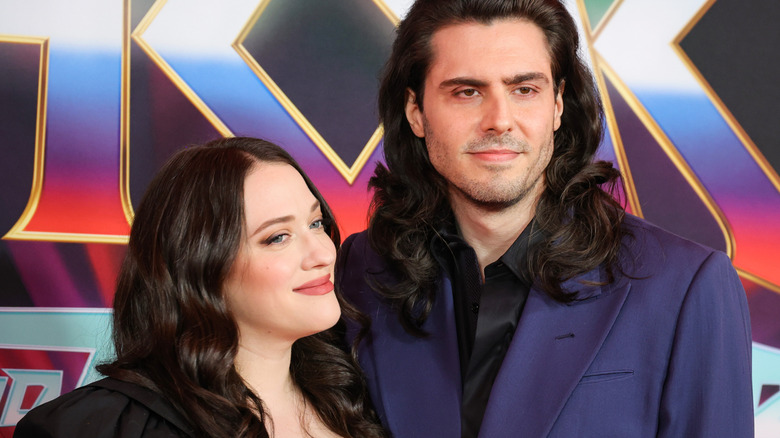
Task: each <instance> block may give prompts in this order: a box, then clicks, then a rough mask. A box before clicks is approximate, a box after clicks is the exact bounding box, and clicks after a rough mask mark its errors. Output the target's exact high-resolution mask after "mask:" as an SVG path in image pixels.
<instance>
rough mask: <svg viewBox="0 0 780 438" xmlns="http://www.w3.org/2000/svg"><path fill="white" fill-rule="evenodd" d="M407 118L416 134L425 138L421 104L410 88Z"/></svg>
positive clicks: (407, 90) (407, 97) (407, 96)
mask: <svg viewBox="0 0 780 438" xmlns="http://www.w3.org/2000/svg"><path fill="white" fill-rule="evenodd" d="M405 109H406V120H407V121H408V122H409V126H410V127H411V128H412V132H414V135H416V136H418V137H420V138H423V137H425V130H424V129H423V114H422V110H420V105H419V104H418V103H417V96H416V95H415V94H414V91H412V90H411V89H410V88H407V89H406V108H405Z"/></svg>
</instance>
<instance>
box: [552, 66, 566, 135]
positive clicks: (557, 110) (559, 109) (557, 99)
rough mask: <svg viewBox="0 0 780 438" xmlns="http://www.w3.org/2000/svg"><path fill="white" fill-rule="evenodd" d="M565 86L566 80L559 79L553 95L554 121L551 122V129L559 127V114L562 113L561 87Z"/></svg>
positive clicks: (555, 129) (554, 129)
mask: <svg viewBox="0 0 780 438" xmlns="http://www.w3.org/2000/svg"><path fill="white" fill-rule="evenodd" d="M565 87H566V81H564V80H563V79H561V84H560V85H559V86H558V93H557V94H556V96H555V121H554V122H553V131H557V130H558V128H560V127H561V116H562V115H563V89H564V88H565Z"/></svg>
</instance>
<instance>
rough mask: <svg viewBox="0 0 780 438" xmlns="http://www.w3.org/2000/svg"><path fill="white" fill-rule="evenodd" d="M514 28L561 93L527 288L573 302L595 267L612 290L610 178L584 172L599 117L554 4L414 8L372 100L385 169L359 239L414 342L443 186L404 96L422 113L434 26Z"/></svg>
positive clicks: (440, 3)
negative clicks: (538, 54) (543, 52)
mask: <svg viewBox="0 0 780 438" xmlns="http://www.w3.org/2000/svg"><path fill="white" fill-rule="evenodd" d="M501 19H522V20H528V21H530V22H532V23H534V24H536V25H537V26H538V27H539V28H540V29H541V30H542V31H543V32H544V34H545V36H546V40H547V46H548V49H549V52H550V58H551V60H552V65H551V69H552V75H553V80H554V83H555V85H556V88H555V91H556V93H557V92H558V90H559V87H560V86H561V85H563V90H564V91H563V102H564V111H563V115H562V118H561V126H560V128H559V129H558V130H557V131H556V132H555V140H554V151H553V156H552V159H551V161H550V163H549V165H548V166H547V168H546V170H545V177H546V188H545V190H544V193H543V194H542V196H541V199H540V201H539V204H538V206H537V209H536V217H535V224H536V225H535V226H536V227H538V228H539V229H540V230H541V231H542V232H543V233H544V235H545V239H544V242H543V243H542V244H540V245H538V246H536V247H534V248H533V249H532V250H531V254H530V256H529V266H528V267H527V269H528V270H529V272H531V273H532V274H531V275H532V276H533V277H534V278H532V280H533V281H534V283H535V286H536V287H538V288H540V289H541V290H543V291H545V292H546V293H547V294H549V295H550V296H551V297H553V298H554V299H556V300H559V301H564V302H565V301H571V300H573V299H575V298H576V292H575V291H567V290H564V289H563V288H562V287H561V284H562V282H563V281H565V280H568V279H570V278H572V277H574V276H576V275H577V274H580V273H583V272H587V271H589V270H591V269H593V268H595V267H596V266H599V265H601V264H604V265H605V266H606V268H607V274H608V281H609V282H611V281H612V280H613V277H614V276H613V270H614V269H613V268H614V266H613V265H614V264H615V263H616V259H617V254H618V250H619V248H620V242H621V239H622V237H623V235H624V234H625V233H626V231H625V230H623V227H621V223H622V221H623V217H624V215H625V213H624V210H623V208H622V207H621V206H620V204H619V203H617V202H616V201H615V200H614V199H613V197H612V196H611V195H610V194H609V193H607V192H606V191H604V190H603V189H602V186H603V185H607V186H608V187H609V189H610V190H611V187H612V186H613V185H614V184H615V182H616V180H617V178H618V177H619V176H620V173H619V171H618V170H617V169H615V168H613V167H612V164H611V163H608V162H604V161H598V162H594V161H593V157H594V154H595V152H596V149H597V148H598V146H599V143H600V142H601V138H602V133H603V126H602V117H603V110H602V106H601V101H600V99H599V95H598V92H597V89H596V87H595V84H594V80H593V77H592V75H591V73H590V71H589V70H588V68H587V67H586V66H585V64H584V63H583V61H582V60H581V59H580V57H579V55H578V53H577V51H578V49H579V41H578V40H579V37H578V33H577V27H576V25H575V23H574V21H573V19H572V17H571V16H570V15H569V13H568V12H567V11H566V8H565V7H564V5H562V4H561V3H560V2H559V1H557V0H418V1H416V2H415V3H414V5H413V6H412V7H411V9H410V10H409V12H408V14H407V16H406V18H405V19H404V20H403V21H402V22H401V24H400V25H399V27H398V33H397V37H396V40H395V43H394V44H393V51H392V54H391V56H390V59H389V60H388V62H387V65H386V66H385V70H384V73H383V77H382V82H381V88H380V91H379V114H380V118H381V122H382V123H383V125H384V130H385V139H384V152H385V162H386V163H387V167H385V166H384V165H382V164H381V163H380V164H379V165H377V167H376V170H375V173H374V176H373V177H372V178H371V180H370V182H369V186H370V187H372V188H373V189H374V197H373V201H372V206H371V208H372V212H371V218H370V222H369V229H368V238H369V241H370V243H371V245H372V247H373V249H374V250H376V251H378V252H379V254H381V255H382V256H383V258H384V259H385V260H386V261H387V262H388V263H389V265H390V267H391V269H392V270H394V271H395V272H396V273H397V274H398V278H399V279H400V281H399V282H398V283H397V284H392V285H388V284H374V285H373V286H374V288H375V289H376V290H377V292H379V293H380V294H382V295H384V296H385V297H386V298H387V299H389V300H390V301H391V302H392V303H393V304H394V305H396V306H397V308H398V309H399V313H400V318H401V322H402V324H403V326H404V328H405V329H406V330H407V331H408V332H409V333H412V334H415V335H419V336H422V335H424V332H423V331H422V330H421V329H420V326H421V324H422V323H423V322H424V321H425V319H426V318H427V316H428V314H429V312H430V309H431V306H432V303H433V300H434V298H435V291H436V287H435V286H436V281H437V279H438V277H439V273H440V269H439V267H438V265H437V263H436V261H435V260H434V258H433V256H432V255H431V252H430V249H429V245H430V242H431V238H432V235H433V233H434V232H435V231H436V229H437V227H439V226H440V224H441V223H442V221H445V220H452V212H451V209H450V206H449V201H448V189H447V182H446V181H445V180H444V178H443V177H442V176H441V175H439V174H438V173H437V172H436V170H435V169H434V168H433V166H432V165H431V162H430V160H429V158H428V152H427V149H426V146H425V140H424V139H421V138H418V137H417V136H415V135H414V133H413V132H412V129H411V127H410V126H409V122H408V121H407V119H406V115H405V111H404V108H405V104H406V96H407V89H409V90H411V91H412V92H414V94H415V96H416V99H417V101H416V103H417V105H419V107H420V109H421V110H423V111H424V108H423V97H422V96H423V94H424V92H425V90H424V83H425V77H426V74H427V72H428V69H429V68H430V63H431V59H432V48H431V39H432V37H433V35H434V33H435V32H436V31H437V30H439V29H441V28H442V27H443V26H447V25H454V24H461V23H474V22H476V23H482V24H489V23H491V22H492V21H494V20H501Z"/></svg>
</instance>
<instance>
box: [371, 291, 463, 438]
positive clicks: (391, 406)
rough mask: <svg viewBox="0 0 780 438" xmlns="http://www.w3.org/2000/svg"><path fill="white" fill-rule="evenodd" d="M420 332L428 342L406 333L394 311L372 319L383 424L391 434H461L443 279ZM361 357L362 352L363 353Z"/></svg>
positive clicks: (449, 305)
mask: <svg viewBox="0 0 780 438" xmlns="http://www.w3.org/2000/svg"><path fill="white" fill-rule="evenodd" d="M442 286H443V287H442V288H441V290H440V293H439V294H438V295H437V297H436V300H435V302H434V307H433V309H432V311H431V314H430V316H429V318H428V320H427V321H426V322H425V324H424V325H423V328H424V329H425V330H426V331H427V332H428V333H429V334H430V335H429V336H428V337H427V338H422V339H419V338H415V337H412V336H410V335H408V334H407V333H406V332H404V330H403V328H401V325H400V324H399V322H398V315H397V313H395V312H392V311H387V310H386V309H387V306H379V308H378V309H377V314H376V315H374V316H373V318H372V319H373V321H372V328H371V331H372V333H373V341H372V344H373V345H371V347H370V348H369V349H368V350H369V351H367V352H366V353H368V354H370V355H371V356H372V357H371V364H372V365H373V367H375V368H376V372H375V373H374V374H375V376H376V378H377V379H378V380H379V381H377V382H376V388H377V390H379V391H381V393H380V394H379V397H380V399H381V403H382V405H383V408H384V414H385V416H386V420H387V424H388V425H390V427H391V430H392V432H393V434H394V435H395V436H398V437H414V436H421V435H420V432H421V431H425V436H442V437H444V436H446V437H458V436H460V403H461V384H460V382H461V378H460V361H459V357H458V343H457V337H456V333H457V332H456V330H455V316H454V315H455V313H454V309H453V299H452V292H451V286H450V283H449V281H448V280H446V279H444V280H443V285H442ZM361 354H365V353H361Z"/></svg>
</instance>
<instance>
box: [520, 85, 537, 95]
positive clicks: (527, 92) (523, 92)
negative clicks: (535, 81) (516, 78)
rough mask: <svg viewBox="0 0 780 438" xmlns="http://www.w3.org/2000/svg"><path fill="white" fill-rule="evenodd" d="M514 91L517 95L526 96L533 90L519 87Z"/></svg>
mask: <svg viewBox="0 0 780 438" xmlns="http://www.w3.org/2000/svg"><path fill="white" fill-rule="evenodd" d="M516 91H517V93H518V94H523V95H526V94H531V93H532V92H533V91H534V90H533V89H532V88H531V87H520V88H518V89H517V90H516Z"/></svg>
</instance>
